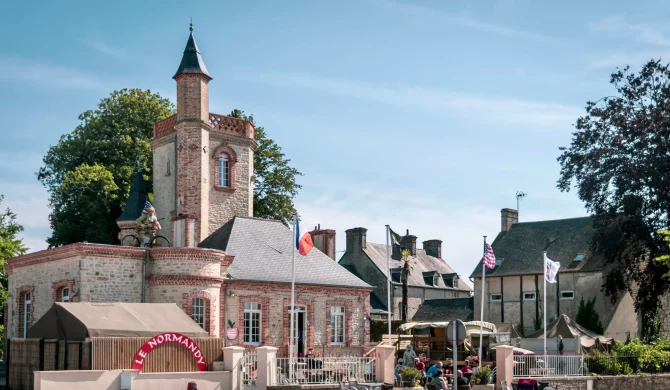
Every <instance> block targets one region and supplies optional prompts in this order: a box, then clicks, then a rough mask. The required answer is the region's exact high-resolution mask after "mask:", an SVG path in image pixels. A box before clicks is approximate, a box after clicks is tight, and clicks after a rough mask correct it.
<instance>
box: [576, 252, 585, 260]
mask: <svg viewBox="0 0 670 390" xmlns="http://www.w3.org/2000/svg"><path fill="white" fill-rule="evenodd" d="M582 260H584V254H583V253H577V256H575V260H574V261H582Z"/></svg>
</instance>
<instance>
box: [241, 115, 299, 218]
mask: <svg viewBox="0 0 670 390" xmlns="http://www.w3.org/2000/svg"><path fill="white" fill-rule="evenodd" d="M230 116H232V117H235V118H242V119H246V120H248V121H250V122H251V123H254V117H253V115H245V114H244V111H241V110H238V109H235V110H233V111H232V112H231V113H230ZM254 126H255V138H256V142H258V148H257V149H256V152H255V153H254V176H256V182H255V183H254V216H256V217H262V218H273V219H277V220H280V221H283V222H284V223H287V222H289V221H291V220H292V219H293V215H294V214H295V211H296V210H295V206H294V205H293V198H294V197H295V196H296V195H297V194H298V190H299V189H300V188H302V187H301V186H300V184H298V183H297V182H296V178H297V177H298V176H302V173H300V172H299V171H298V170H297V169H295V168H293V167H292V166H290V165H289V163H290V162H291V160H289V159H288V158H286V156H285V155H284V152H282V150H281V147H280V146H279V145H277V143H276V142H275V141H273V140H272V139H271V138H269V137H268V136H267V134H266V133H265V129H264V128H263V127H261V126H257V125H256V124H255V123H254Z"/></svg>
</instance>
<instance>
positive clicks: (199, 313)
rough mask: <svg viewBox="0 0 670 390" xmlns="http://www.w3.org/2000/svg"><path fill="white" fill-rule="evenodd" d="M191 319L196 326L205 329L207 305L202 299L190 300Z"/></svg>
mask: <svg viewBox="0 0 670 390" xmlns="http://www.w3.org/2000/svg"><path fill="white" fill-rule="evenodd" d="M191 318H192V319H193V321H195V323H196V324H198V326H200V327H201V328H203V329H205V323H206V322H207V303H206V302H205V299H204V298H193V299H191Z"/></svg>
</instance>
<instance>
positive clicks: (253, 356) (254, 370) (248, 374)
mask: <svg viewBox="0 0 670 390" xmlns="http://www.w3.org/2000/svg"><path fill="white" fill-rule="evenodd" d="M257 378H258V353H257V352H256V350H246V351H244V354H243V355H242V386H244V387H255V386H256V379H257Z"/></svg>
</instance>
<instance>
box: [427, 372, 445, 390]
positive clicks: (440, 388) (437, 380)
mask: <svg viewBox="0 0 670 390" xmlns="http://www.w3.org/2000/svg"><path fill="white" fill-rule="evenodd" d="M443 375H444V372H443V371H442V370H437V372H436V373H435V376H433V379H432V380H431V381H430V384H431V385H435V387H437V390H448V387H447V382H446V381H445V380H444V376H443Z"/></svg>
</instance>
